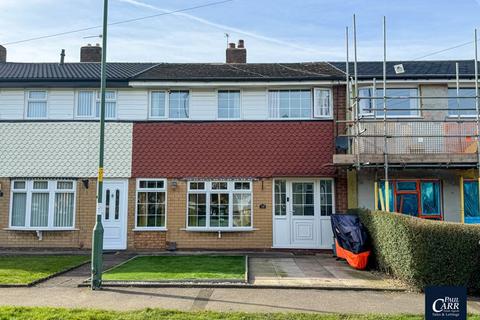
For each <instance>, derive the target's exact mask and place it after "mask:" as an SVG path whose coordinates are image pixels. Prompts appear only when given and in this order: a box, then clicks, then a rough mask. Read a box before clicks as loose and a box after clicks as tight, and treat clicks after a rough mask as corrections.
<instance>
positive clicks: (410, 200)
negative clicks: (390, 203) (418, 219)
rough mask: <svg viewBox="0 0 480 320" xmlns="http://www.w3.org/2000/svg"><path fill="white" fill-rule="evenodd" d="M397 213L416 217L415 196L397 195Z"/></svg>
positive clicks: (416, 203) (416, 199)
mask: <svg viewBox="0 0 480 320" xmlns="http://www.w3.org/2000/svg"><path fill="white" fill-rule="evenodd" d="M397 212H400V213H404V214H408V215H411V216H417V215H418V196H417V194H397Z"/></svg>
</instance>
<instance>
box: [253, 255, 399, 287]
mask: <svg viewBox="0 0 480 320" xmlns="http://www.w3.org/2000/svg"><path fill="white" fill-rule="evenodd" d="M249 260H250V261H249V266H250V282H251V283H253V284H255V285H261V286H294V287H318V288H321V287H330V288H352V289H353V288H364V289H402V288H403V287H401V285H400V284H399V283H398V282H396V281H393V280H391V279H389V278H387V277H384V276H382V275H381V274H379V273H373V272H370V271H360V270H355V269H353V268H351V267H350V266H349V265H348V264H347V263H346V262H345V261H338V260H336V259H335V258H333V257H332V255H331V254H316V255H300V256H298V255H293V254H281V255H280V254H277V255H275V254H273V255H272V254H269V255H261V254H253V255H250V259H249Z"/></svg>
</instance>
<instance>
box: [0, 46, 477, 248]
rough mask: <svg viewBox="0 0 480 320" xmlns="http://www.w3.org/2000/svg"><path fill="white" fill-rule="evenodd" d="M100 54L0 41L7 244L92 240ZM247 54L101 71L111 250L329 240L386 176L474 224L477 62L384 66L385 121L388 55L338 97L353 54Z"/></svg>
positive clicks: (1, 190)
mask: <svg viewBox="0 0 480 320" xmlns="http://www.w3.org/2000/svg"><path fill="white" fill-rule="evenodd" d="M100 54H101V50H100V47H98V46H86V47H82V48H81V62H78V63H63V62H60V63H13V62H7V61H6V52H5V50H4V48H0V132H1V138H2V139H1V141H0V247H48V248H57V247H58V248H80V249H82V248H90V247H91V232H92V228H93V225H94V222H95V221H94V220H95V206H96V183H97V181H96V175H97V172H96V170H97V155H98V131H99V130H98V126H99V125H98V114H99V110H98V109H99V95H98V88H99V74H100V63H99V62H98V61H100ZM246 57H247V52H246V49H245V47H244V43H243V41H240V42H239V43H238V46H236V45H235V44H231V45H230V47H229V48H227V50H226V63H216V64H215V63H196V64H192V63H109V64H108V70H107V78H108V80H107V87H108V91H107V102H106V115H107V125H106V151H105V156H106V161H105V177H106V180H105V185H104V187H105V188H104V199H105V208H104V216H103V225H104V228H105V237H104V247H105V249H108V250H124V249H129V250H151V251H153V250H163V249H165V248H166V247H167V246H169V245H170V243H171V244H175V245H176V246H177V248H179V249H225V250H231V249H259V250H270V249H330V248H331V246H332V242H333V239H332V231H331V225H330V215H331V214H332V213H335V212H343V211H345V210H346V209H347V208H348V207H366V208H371V209H374V208H385V205H386V203H385V199H386V198H387V197H386V194H385V178H388V181H389V185H390V189H389V193H388V198H389V200H388V204H389V208H390V210H394V211H398V212H403V213H405V214H409V215H414V216H418V217H421V218H430V219H440V220H446V221H456V222H466V223H475V222H479V221H480V218H479V217H480V215H479V209H478V208H479V205H478V185H477V182H476V180H475V179H476V178H477V173H476V171H475V170H473V169H475V168H476V165H477V153H478V147H477V131H476V129H475V128H476V126H475V120H476V115H475V112H476V111H475V98H474V96H475V94H474V89H473V69H474V63H473V62H472V61H461V62H460V63H459V72H458V73H456V71H455V70H456V69H455V62H454V61H430V62H418V61H417V62H408V61H407V62H395V63H389V64H388V65H387V70H388V85H387V87H386V88H387V90H386V92H387V95H388V96H389V97H390V98H389V99H385V102H386V105H385V107H386V111H387V112H386V114H385V112H384V110H383V109H382V108H383V104H382V103H383V99H380V98H381V96H382V94H383V93H382V92H383V90H382V84H381V83H380V81H377V80H376V79H381V77H382V64H381V63H377V62H362V63H359V65H358V76H359V79H358V84H359V90H358V93H359V95H358V98H354V99H348V97H354V91H355V90H354V88H351V86H350V84H349V85H348V86H347V81H346V80H345V79H346V71H347V70H346V65H345V63H340V62H338V63H337V62H335V63H327V62H312V63H284V64H282V63H264V64H252V63H247V61H246ZM399 65H401V69H402V70H403V71H402V72H396V71H395V70H397V71H398V70H399ZM352 69H353V65H352V66H350V70H352ZM457 74H458V80H456V77H457ZM349 82H350V81H349ZM347 87H348V88H350V90H349V91H348V92H347V90H346V88H347ZM460 94H461V95H466V96H467V98H466V99H465V98H462V99H460V98H459V95H460ZM468 95H470V98H468ZM352 101H353V102H352ZM355 101H358V102H357V103H355ZM460 101H461V103H460ZM385 142H386V144H385ZM386 162H388V165H389V170H390V171H389V176H388V177H385V163H386Z"/></svg>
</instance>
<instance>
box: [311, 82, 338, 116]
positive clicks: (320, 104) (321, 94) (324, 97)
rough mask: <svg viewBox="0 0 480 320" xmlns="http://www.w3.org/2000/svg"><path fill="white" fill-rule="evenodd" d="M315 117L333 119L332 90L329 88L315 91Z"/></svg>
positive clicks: (315, 89)
mask: <svg viewBox="0 0 480 320" xmlns="http://www.w3.org/2000/svg"><path fill="white" fill-rule="evenodd" d="M313 116H314V117H315V118H326V119H331V118H332V117H333V98H332V90H330V89H328V88H314V89H313Z"/></svg>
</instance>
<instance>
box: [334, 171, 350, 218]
mask: <svg viewBox="0 0 480 320" xmlns="http://www.w3.org/2000/svg"><path fill="white" fill-rule="evenodd" d="M335 209H336V212H345V211H346V210H347V209H348V198H347V169H345V168H337V176H336V178H335Z"/></svg>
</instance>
